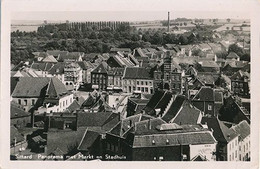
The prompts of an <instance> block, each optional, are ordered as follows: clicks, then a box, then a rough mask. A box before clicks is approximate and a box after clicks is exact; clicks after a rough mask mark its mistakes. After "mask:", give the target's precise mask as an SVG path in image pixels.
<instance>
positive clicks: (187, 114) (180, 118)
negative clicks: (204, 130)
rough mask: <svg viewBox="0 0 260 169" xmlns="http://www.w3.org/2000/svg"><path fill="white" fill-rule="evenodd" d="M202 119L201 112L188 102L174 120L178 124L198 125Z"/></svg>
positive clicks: (185, 102)
mask: <svg viewBox="0 0 260 169" xmlns="http://www.w3.org/2000/svg"><path fill="white" fill-rule="evenodd" d="M200 117H202V114H201V112H200V110H198V109H197V108H195V107H194V106H192V105H191V103H189V102H188V101H187V100H185V101H184V103H183V104H182V107H181V108H180V110H179V112H178V113H177V115H176V116H175V117H174V118H173V119H172V122H173V123H176V124H180V125H182V124H193V125H195V124H198V123H200V121H199V119H200Z"/></svg>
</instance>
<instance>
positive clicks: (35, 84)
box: [12, 77, 49, 97]
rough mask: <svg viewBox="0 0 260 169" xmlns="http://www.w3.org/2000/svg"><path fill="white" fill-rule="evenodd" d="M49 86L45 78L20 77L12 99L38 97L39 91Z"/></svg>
mask: <svg viewBox="0 0 260 169" xmlns="http://www.w3.org/2000/svg"><path fill="white" fill-rule="evenodd" d="M48 84H49V78H47V77H37V78H36V77H21V78H19V80H18V82H17V84H16V86H15V89H14V91H13V93H12V97H40V96H41V91H42V89H43V88H44V87H47V85H48Z"/></svg>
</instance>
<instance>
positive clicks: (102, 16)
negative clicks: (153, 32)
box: [11, 11, 250, 21]
mask: <svg viewBox="0 0 260 169" xmlns="http://www.w3.org/2000/svg"><path fill="white" fill-rule="evenodd" d="M167 12H168V11H88V12H86V11H75V12H68V11H65V12H64V11H63V12H62V11H60V12H51V11H50V12H15V13H13V14H12V17H11V18H12V20H70V21H76V20H79V21H153V20H167V17H168V13H167ZM169 12H170V18H171V19H176V18H179V17H186V18H191V19H194V18H203V19H208V18H219V19H226V18H232V19H249V18H250V16H249V14H248V13H247V12H232V11H229V12H220V11H215V12H213V11H169Z"/></svg>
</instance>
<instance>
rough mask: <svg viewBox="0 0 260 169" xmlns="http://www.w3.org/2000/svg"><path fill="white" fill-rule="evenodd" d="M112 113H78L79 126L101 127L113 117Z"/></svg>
mask: <svg viewBox="0 0 260 169" xmlns="http://www.w3.org/2000/svg"><path fill="white" fill-rule="evenodd" d="M111 114H112V113H111V112H98V113H86V112H78V126H79V127H81V126H85V127H94V126H95V127H101V126H102V125H104V123H105V122H106V120H107V119H108V118H109V117H110V116H111Z"/></svg>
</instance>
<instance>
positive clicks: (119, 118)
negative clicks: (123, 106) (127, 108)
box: [118, 112, 121, 121]
mask: <svg viewBox="0 0 260 169" xmlns="http://www.w3.org/2000/svg"><path fill="white" fill-rule="evenodd" d="M120 120H121V117H120V112H118V121H120Z"/></svg>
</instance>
